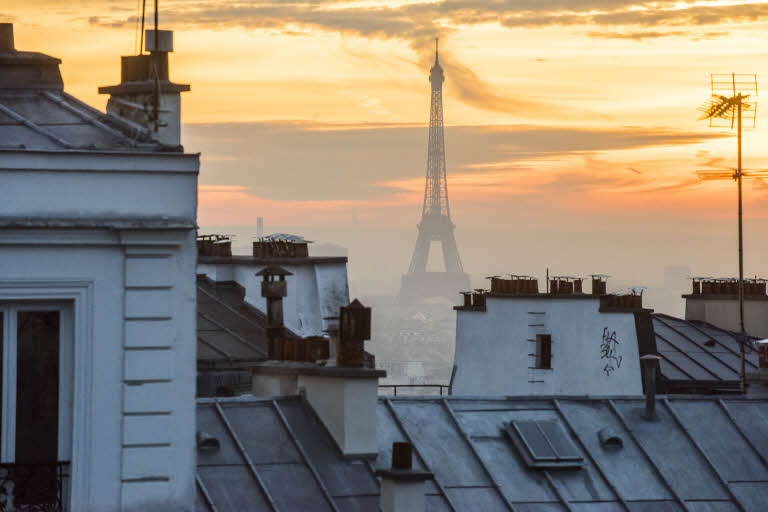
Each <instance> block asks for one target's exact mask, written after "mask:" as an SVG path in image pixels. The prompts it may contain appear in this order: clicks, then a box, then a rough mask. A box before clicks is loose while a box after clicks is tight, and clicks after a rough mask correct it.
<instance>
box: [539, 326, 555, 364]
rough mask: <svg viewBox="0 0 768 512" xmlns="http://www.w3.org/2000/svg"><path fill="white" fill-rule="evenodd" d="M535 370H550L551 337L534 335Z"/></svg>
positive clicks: (548, 335)
mask: <svg viewBox="0 0 768 512" xmlns="http://www.w3.org/2000/svg"><path fill="white" fill-rule="evenodd" d="M536 368H541V369H550V368H552V335H550V334H537V335H536Z"/></svg>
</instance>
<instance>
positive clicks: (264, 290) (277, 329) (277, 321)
mask: <svg viewBox="0 0 768 512" xmlns="http://www.w3.org/2000/svg"><path fill="white" fill-rule="evenodd" d="M256 275H257V276H262V278H263V279H262V281H261V296H262V297H264V298H265V299H267V339H268V340H269V349H268V351H269V358H270V359H272V358H274V357H275V345H276V341H277V339H278V338H279V337H280V336H282V334H283V329H284V324H283V297H285V296H286V295H288V283H287V282H286V281H285V276H291V275H293V274H292V273H291V272H289V271H287V270H285V269H284V268H282V267H276V266H272V267H266V268H264V269H262V270H261V271H260V272H257V273H256Z"/></svg>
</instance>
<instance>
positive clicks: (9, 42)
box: [0, 23, 16, 51]
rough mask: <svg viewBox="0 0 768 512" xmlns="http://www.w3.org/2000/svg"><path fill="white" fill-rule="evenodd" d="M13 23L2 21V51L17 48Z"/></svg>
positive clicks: (0, 43)
mask: <svg viewBox="0 0 768 512" xmlns="http://www.w3.org/2000/svg"><path fill="white" fill-rule="evenodd" d="M15 49H16V47H15V46H14V43H13V23H0V51H8V50H15Z"/></svg>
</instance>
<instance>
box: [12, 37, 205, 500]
mask: <svg viewBox="0 0 768 512" xmlns="http://www.w3.org/2000/svg"><path fill="white" fill-rule="evenodd" d="M0 30H3V31H5V32H6V35H7V31H8V30H11V31H12V28H9V26H8V25H7V24H6V25H3V26H1V27H0ZM11 33H12V32H11ZM0 39H2V40H5V41H7V38H0ZM10 40H11V42H12V37H11V39H10ZM58 62H59V61H58V60H57V59H53V58H51V57H47V56H44V55H41V54H33V53H29V52H18V51H16V50H15V49H13V47H12V44H11V45H10V48H8V47H5V48H0V75H2V74H4V75H5V77H6V79H7V80H0V116H3V121H4V124H3V126H2V127H0V319H2V331H1V332H2V336H0V338H1V339H2V375H3V379H2V408H1V409H2V424H1V425H2V430H1V432H2V434H1V435H0V463H2V464H3V465H5V467H7V468H13V467H14V466H22V465H25V464H55V465H57V466H59V467H63V468H64V470H63V473H64V474H65V475H66V476H65V477H64V478H63V483H62V485H63V490H62V491H61V492H60V494H59V496H60V497H61V498H62V500H63V506H64V509H65V510H74V511H81V510H89V511H90V510H97V511H98V510H105V511H106V510H142V511H143V510H192V508H193V506H194V496H195V483H194V466H195V451H194V447H195V400H194V396H195V354H196V345H195V257H196V249H195V227H196V224H195V223H196V210H197V174H198V169H199V156H198V155H195V154H185V153H183V152H182V151H181V150H180V148H179V147H178V145H176V146H175V147H172V146H168V145H165V144H159V143H156V142H153V140H152V139H151V134H149V133H137V131H136V130H135V129H134V127H131V126H129V125H127V124H125V123H123V122H121V120H120V119H119V118H117V117H114V116H108V115H105V114H103V113H101V112H98V111H97V110H95V109H92V108H90V107H88V106H87V105H84V104H83V103H81V102H79V101H78V100H76V99H75V98H73V97H71V96H69V95H67V94H66V93H64V92H63V84H62V83H61V77H60V75H59V74H58ZM41 76H42V77H43V80H42V81H41V80H40V77H41ZM33 77H36V78H35V79H34V80H32V78H33ZM35 418H38V419H37V420H35ZM41 478H43V480H42V482H43V484H41V485H38V486H37V488H38V490H39V489H43V490H45V488H46V486H47V485H48V484H47V483H46V482H48V480H46V478H47V477H45V476H43V477H41ZM51 485H53V484H51ZM14 493H15V496H14V497H13V499H15V500H16V502H17V504H21V503H23V502H24V501H23V500H29V499H37V500H38V501H40V500H43V501H42V503H47V501H45V500H47V499H52V498H51V497H50V496H43V497H42V498H41V497H39V496H38V497H37V498H29V497H23V496H21V495H20V491H19V488H18V487H17V489H16V490H15V491H14ZM43 494H45V493H43Z"/></svg>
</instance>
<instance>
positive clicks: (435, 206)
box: [400, 38, 470, 298]
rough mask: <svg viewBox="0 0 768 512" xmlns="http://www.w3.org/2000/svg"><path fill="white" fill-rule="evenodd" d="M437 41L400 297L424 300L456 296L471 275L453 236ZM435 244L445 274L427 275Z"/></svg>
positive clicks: (466, 285) (463, 288)
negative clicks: (421, 178) (412, 238)
mask: <svg viewBox="0 0 768 512" xmlns="http://www.w3.org/2000/svg"><path fill="white" fill-rule="evenodd" d="M437 44H438V39H437V38H435V64H434V65H433V66H432V69H430V70H429V82H430V84H431V90H432V94H431V101H430V111H429V144H428V149H427V174H426V181H425V185H424V203H423V207H422V210H421V222H420V223H419V225H418V228H419V234H418V237H417V239H416V247H415V248H414V250H413V257H412V258H411V265H410V267H409V268H408V273H407V274H405V275H404V276H403V280H402V284H401V288H400V296H401V297H403V298H425V297H433V296H447V297H451V298H452V297H453V296H454V295H455V294H456V293H458V292H460V291H463V290H468V289H469V287H470V285H469V275H468V274H465V273H464V268H463V267H462V265H461V258H459V249H458V247H457V246H456V239H455V238H454V235H453V230H454V228H455V227H456V226H454V224H453V222H452V221H451V206H450V203H449V202H448V181H447V173H446V165H445V136H444V131H445V130H444V127H443V82H445V74H444V73H443V68H442V67H441V66H440V62H439V61H438V46H437ZM432 242H440V244H441V245H442V253H443V263H444V271H442V272H428V271H427V261H428V260H429V251H430V248H431V245H432Z"/></svg>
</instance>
